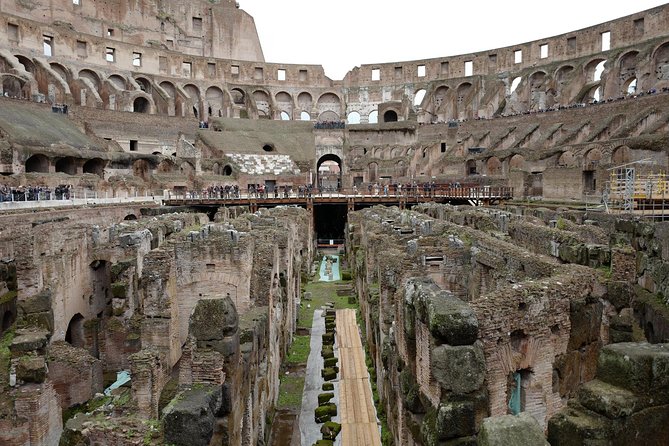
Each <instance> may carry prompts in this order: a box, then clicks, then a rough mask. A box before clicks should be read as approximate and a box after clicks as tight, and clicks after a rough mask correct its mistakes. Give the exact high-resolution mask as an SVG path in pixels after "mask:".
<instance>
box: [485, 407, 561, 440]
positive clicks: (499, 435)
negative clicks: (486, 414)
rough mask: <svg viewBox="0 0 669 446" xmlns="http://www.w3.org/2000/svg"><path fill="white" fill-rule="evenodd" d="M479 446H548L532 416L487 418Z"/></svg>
mask: <svg viewBox="0 0 669 446" xmlns="http://www.w3.org/2000/svg"><path fill="white" fill-rule="evenodd" d="M478 445H479V446H548V442H547V441H546V438H545V437H544V432H543V429H542V428H541V426H539V423H538V422H537V420H535V419H534V417H532V415H530V414H528V413H526V412H522V413H520V414H519V415H504V416H501V417H494V418H486V419H485V420H483V426H482V427H481V432H480V433H479V436H478Z"/></svg>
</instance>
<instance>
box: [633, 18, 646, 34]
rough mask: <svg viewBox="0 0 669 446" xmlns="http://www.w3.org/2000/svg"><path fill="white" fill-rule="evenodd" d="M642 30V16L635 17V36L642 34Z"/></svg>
mask: <svg viewBox="0 0 669 446" xmlns="http://www.w3.org/2000/svg"><path fill="white" fill-rule="evenodd" d="M644 31H645V30H644V23H643V17H641V18H640V19H636V20H635V21H634V34H635V35H636V36H643V33H644Z"/></svg>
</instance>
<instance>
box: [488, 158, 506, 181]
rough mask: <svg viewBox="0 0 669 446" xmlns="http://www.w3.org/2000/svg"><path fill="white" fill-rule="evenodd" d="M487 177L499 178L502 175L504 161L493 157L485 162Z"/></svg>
mask: <svg viewBox="0 0 669 446" xmlns="http://www.w3.org/2000/svg"><path fill="white" fill-rule="evenodd" d="M485 169H486V175H488V176H498V175H502V174H503V173H504V172H503V169H502V161H500V159H499V158H497V157H496V156H491V157H490V158H488V159H487V160H486V162H485Z"/></svg>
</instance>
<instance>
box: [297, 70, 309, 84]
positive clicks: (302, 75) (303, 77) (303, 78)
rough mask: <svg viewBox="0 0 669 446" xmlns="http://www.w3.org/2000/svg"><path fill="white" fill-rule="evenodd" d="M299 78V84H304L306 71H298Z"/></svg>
mask: <svg viewBox="0 0 669 446" xmlns="http://www.w3.org/2000/svg"><path fill="white" fill-rule="evenodd" d="M299 76H300V82H306V80H307V70H300V73H299Z"/></svg>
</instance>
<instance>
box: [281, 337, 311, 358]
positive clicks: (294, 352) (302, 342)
mask: <svg viewBox="0 0 669 446" xmlns="http://www.w3.org/2000/svg"><path fill="white" fill-rule="evenodd" d="M310 344H311V336H295V337H293V343H292V344H291V346H290V350H288V357H287V358H286V362H287V363H288V364H306V363H307V359H308V358H309V352H310V351H311V345H310Z"/></svg>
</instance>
